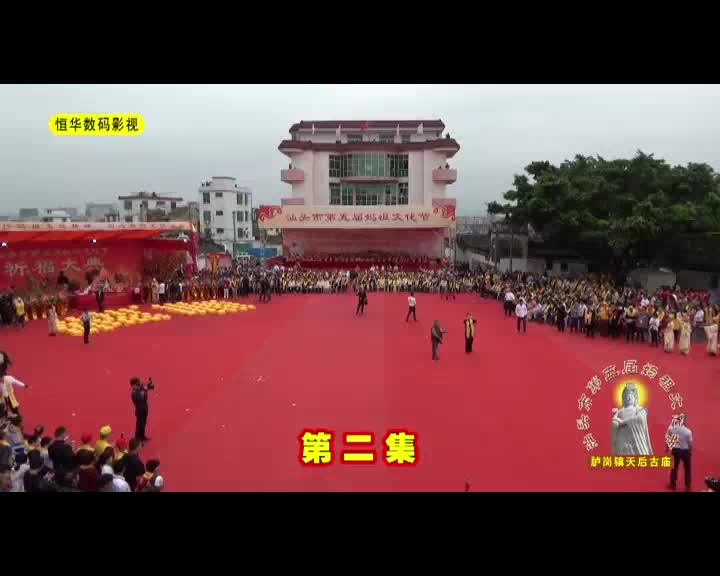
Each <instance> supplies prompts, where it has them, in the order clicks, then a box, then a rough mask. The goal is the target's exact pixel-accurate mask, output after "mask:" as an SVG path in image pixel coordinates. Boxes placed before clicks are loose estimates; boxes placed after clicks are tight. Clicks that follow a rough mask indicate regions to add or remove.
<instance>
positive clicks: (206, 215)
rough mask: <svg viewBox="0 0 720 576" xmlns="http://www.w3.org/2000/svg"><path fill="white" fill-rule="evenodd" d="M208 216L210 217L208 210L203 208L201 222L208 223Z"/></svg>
mask: <svg viewBox="0 0 720 576" xmlns="http://www.w3.org/2000/svg"><path fill="white" fill-rule="evenodd" d="M210 218H211V215H210V210H205V211H204V212H203V222H205V224H210Z"/></svg>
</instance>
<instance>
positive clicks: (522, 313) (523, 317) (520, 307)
mask: <svg viewBox="0 0 720 576" xmlns="http://www.w3.org/2000/svg"><path fill="white" fill-rule="evenodd" d="M527 312H528V310H527V305H526V304H525V299H524V298H520V302H518V304H517V306H515V316H517V331H518V334H519V333H520V325H521V324H522V327H523V333H525V332H527Z"/></svg>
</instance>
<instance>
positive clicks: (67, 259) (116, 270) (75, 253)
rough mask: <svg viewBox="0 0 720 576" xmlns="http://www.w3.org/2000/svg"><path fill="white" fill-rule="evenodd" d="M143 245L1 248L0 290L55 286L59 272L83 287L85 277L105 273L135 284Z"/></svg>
mask: <svg viewBox="0 0 720 576" xmlns="http://www.w3.org/2000/svg"><path fill="white" fill-rule="evenodd" d="M143 254H144V246H143V243H142V242H136V243H127V244H115V245H107V246H100V245H92V246H87V244H85V245H83V246H73V245H72V244H70V245H67V244H66V245H65V246H64V247H53V248H49V247H48V248H40V247H38V248H27V249H22V248H21V249H13V248H1V249H0V289H3V290H5V289H7V288H9V287H10V286H15V287H16V288H17V289H18V290H19V291H23V290H25V289H27V288H29V285H30V284H32V285H34V286H39V285H40V284H42V283H43V282H46V283H47V284H48V285H49V286H55V285H56V283H57V279H58V276H59V274H60V272H61V271H62V272H64V273H65V276H67V278H68V280H70V282H72V283H75V284H78V285H79V286H80V287H82V288H84V287H85V286H87V280H86V274H87V273H88V272H91V271H93V270H97V271H102V270H106V271H107V272H108V273H110V274H111V275H112V276H115V275H121V276H122V277H123V278H124V282H125V283H126V284H133V283H137V282H138V281H139V280H140V275H141V272H142V262H143Z"/></svg>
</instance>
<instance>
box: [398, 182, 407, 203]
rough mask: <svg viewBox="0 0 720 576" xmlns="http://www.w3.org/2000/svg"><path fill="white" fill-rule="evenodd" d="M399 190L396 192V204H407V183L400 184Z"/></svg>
mask: <svg viewBox="0 0 720 576" xmlns="http://www.w3.org/2000/svg"><path fill="white" fill-rule="evenodd" d="M399 189H400V190H399V192H398V204H408V203H409V195H408V185H407V182H400V184H399Z"/></svg>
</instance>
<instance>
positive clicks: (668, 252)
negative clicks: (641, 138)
mask: <svg viewBox="0 0 720 576" xmlns="http://www.w3.org/2000/svg"><path fill="white" fill-rule="evenodd" d="M504 200H505V202H504V203H499V202H491V203H490V204H489V205H488V212H489V213H490V214H505V215H506V217H507V218H508V220H509V221H510V222H513V223H516V224H526V223H527V224H531V225H532V226H533V228H534V229H535V230H536V231H538V232H539V233H540V234H542V236H543V238H544V239H545V241H546V242H548V243H551V244H558V245H565V246H569V245H572V246H573V248H575V249H576V250H578V251H580V252H581V253H582V254H583V256H585V257H586V258H588V259H589V260H591V261H595V262H596V263H600V264H601V265H602V263H610V261H612V260H615V261H616V263H617V260H618V258H619V259H620V260H622V262H623V264H621V265H624V266H629V267H632V266H635V265H637V264H638V263H640V264H645V265H666V266H675V267H678V266H680V267H694V268H704V269H715V270H717V268H719V267H720V175H719V174H717V173H715V171H714V170H713V169H712V167H710V166H708V165H707V164H694V163H691V164H688V165H687V166H671V165H669V164H667V163H666V162H665V161H664V160H659V159H656V158H654V157H653V155H652V154H645V153H643V152H638V153H637V154H636V155H635V157H634V158H632V159H629V160H624V159H619V160H605V159H604V158H601V157H600V156H598V157H586V156H579V155H578V156H575V158H574V159H573V160H567V161H565V162H563V163H562V164H561V165H560V166H554V165H553V164H551V163H550V162H546V161H543V162H533V163H531V164H530V165H528V166H527V167H526V168H525V173H524V174H521V175H516V176H515V179H514V182H513V188H512V189H511V190H508V191H507V192H506V193H505V194H504Z"/></svg>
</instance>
